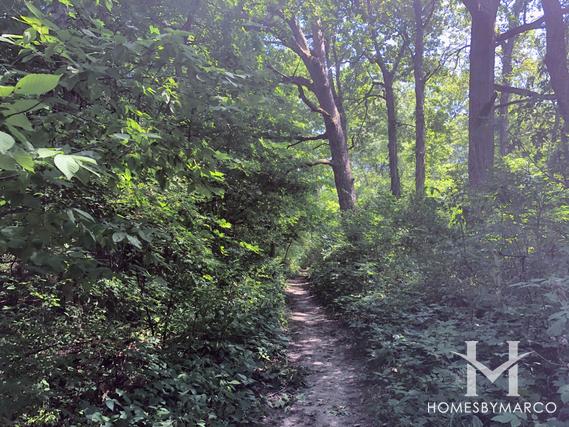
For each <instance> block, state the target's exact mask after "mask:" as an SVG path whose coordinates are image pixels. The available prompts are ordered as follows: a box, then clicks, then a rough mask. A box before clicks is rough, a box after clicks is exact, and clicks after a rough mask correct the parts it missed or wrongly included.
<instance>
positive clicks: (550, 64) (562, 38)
mask: <svg viewBox="0 0 569 427" xmlns="http://www.w3.org/2000/svg"><path fill="white" fill-rule="evenodd" d="M542 6H543V15H544V17H545V30H546V54H545V66H546V67H547V71H548V73H549V76H550V78H551V86H552V87H553V92H554V93H555V97H556V98H557V105H558V108H559V113H560V114H561V117H563V120H564V121H565V126H564V129H565V133H567V131H568V129H569V69H568V68H567V42H566V34H565V28H566V26H565V23H564V22H563V9H562V8H561V5H560V3H559V0H542Z"/></svg>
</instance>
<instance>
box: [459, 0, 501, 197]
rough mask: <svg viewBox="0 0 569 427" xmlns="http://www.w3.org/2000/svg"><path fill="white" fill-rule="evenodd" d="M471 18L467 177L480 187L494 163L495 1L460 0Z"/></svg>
mask: <svg viewBox="0 0 569 427" xmlns="http://www.w3.org/2000/svg"><path fill="white" fill-rule="evenodd" d="M463 3H464V4H465V5H466V7H467V8H468V11H469V12H470V15H471V17H472V23H471V31H470V55H469V58H470V61H469V62H470V76H469V85H468V86H469V96H468V98H469V102H468V178H469V183H470V185H471V187H474V188H476V187H480V186H481V185H483V184H484V183H485V182H486V181H487V180H488V177H489V175H490V173H491V171H492V168H493V165H494V100H495V93H494V61H495V50H496V48H495V45H496V32H495V26H496V14H497V12H498V5H499V3H500V2H499V0H463Z"/></svg>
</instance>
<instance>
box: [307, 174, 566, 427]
mask: <svg viewBox="0 0 569 427" xmlns="http://www.w3.org/2000/svg"><path fill="white" fill-rule="evenodd" d="M497 173H498V174H499V175H498V176H497V177H496V181H497V182H500V185H496V186H494V187H493V188H491V189H489V192H488V193H487V194H486V195H485V196H484V197H480V196H477V197H471V196H468V195H466V194H462V193H461V192H460V191H454V192H448V193H445V194H443V195H438V196H437V197H432V198H427V199H426V200H424V201H417V200H399V201H396V200H394V199H392V198H390V197H389V196H386V195H384V194H381V195H378V196H377V197H376V198H374V199H372V200H369V201H368V202H367V203H366V204H365V205H363V206H361V208H360V209H359V210H358V212H356V213H355V214H354V215H353V216H351V217H350V218H349V220H347V221H346V224H348V225H346V224H345V225H344V226H343V227H338V228H337V229H335V230H327V231H326V232H324V233H323V234H322V238H321V239H320V241H319V245H318V246H317V248H316V249H315V250H314V252H312V254H311V256H310V257H309V259H311V262H312V263H313V269H312V273H311V279H312V283H313V286H314V289H315V291H316V292H317V294H318V295H319V296H320V297H321V298H322V299H323V301H325V302H326V303H328V304H329V305H330V306H331V307H332V308H334V309H335V310H336V311H337V312H339V314H340V315H341V317H342V318H343V319H344V320H345V321H346V323H347V325H348V326H349V328H351V329H353V332H354V336H356V337H357V340H356V341H357V344H358V346H359V347H360V349H361V350H362V351H363V352H364V353H365V355H366V357H367V361H368V365H369V366H368V368H369V370H370V372H372V376H371V377H372V386H371V390H372V393H371V394H372V399H374V398H375V402H374V408H373V409H374V411H375V412H376V415H377V419H378V420H380V422H381V423H383V424H382V425H401V426H408V425H414V426H420V425H425V426H440V425H453V426H472V425H474V426H481V425H503V424H507V425H511V426H517V425H526V424H529V425H551V426H565V425H568V422H569V421H568V418H569V417H568V415H569V406H568V405H569V364H568V362H569V360H568V355H569V351H568V350H569V347H568V345H569V344H568V336H567V330H568V326H569V324H568V320H569V317H568V315H569V312H568V311H567V310H568V303H569V300H568V298H569V277H568V271H569V270H568V268H569V263H568V260H569V258H568V257H567V255H568V254H567V248H568V246H567V243H568V242H567V237H568V236H569V234H568V233H569V228H568V226H567V197H568V196H569V193H568V192H567V190H566V189H564V188H563V187H562V186H559V185H557V184H555V183H551V182H547V181H546V180H545V179H544V177H543V176H541V177H540V176H539V175H538V174H536V173H535V171H533V173H532V174H530V173H528V171H527V170H525V169H522V170H515V168H513V169H507V170H505V169H502V171H500V172H497ZM346 236H350V237H351V238H350V239H348V238H347V237H346ZM468 340H471V341H478V355H479V356H478V358H479V360H483V361H484V362H485V363H486V364H487V366H490V367H491V368H493V367H495V366H498V365H500V364H501V363H503V362H504V360H503V359H504V357H505V356H504V355H507V354H508V345H507V343H506V341H507V340H513V341H520V352H525V351H532V352H533V353H532V354H531V355H530V356H528V357H527V358H526V359H525V362H524V363H523V364H522V367H521V368H520V375H519V382H520V385H519V390H520V396H521V397H520V398H519V399H516V398H507V397H505V396H506V394H507V390H508V381H507V377H506V378H504V377H505V376H504V377H502V378H500V379H498V380H497V381H496V383H495V384H491V383H490V382H489V381H487V380H485V379H484V378H481V379H479V380H478V395H479V396H480V397H479V398H478V399H479V400H485V401H504V402H507V401H511V402H517V401H522V402H524V401H529V402H534V401H543V402H548V401H554V402H556V404H557V406H558V411H557V412H556V414H555V415H548V414H541V415H539V416H534V415H526V414H520V413H513V414H502V415H483V414H477V415H462V416H461V415H457V414H450V413H449V414H440V413H438V414H436V415H434V414H432V413H431V414H429V413H428V406H427V405H428V402H429V401H430V402H440V401H446V402H456V401H459V400H461V399H464V397H463V396H464V394H465V371H466V369H465V363H464V361H463V360H462V359H461V358H459V357H458V356H455V355H453V354H452V353H451V352H458V353H465V351H466V347H465V346H466V344H465V341H468ZM474 400H476V399H474Z"/></svg>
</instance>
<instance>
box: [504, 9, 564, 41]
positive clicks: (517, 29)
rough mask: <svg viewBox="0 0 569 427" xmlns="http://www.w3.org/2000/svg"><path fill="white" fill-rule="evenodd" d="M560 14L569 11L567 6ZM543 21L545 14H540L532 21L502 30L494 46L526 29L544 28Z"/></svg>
mask: <svg viewBox="0 0 569 427" xmlns="http://www.w3.org/2000/svg"><path fill="white" fill-rule="evenodd" d="M561 13H562V14H564V15H565V14H567V13H569V7H565V8H563V9H561ZM544 23H545V16H541V17H539V18H537V19H536V20H534V21H531V22H527V23H525V24H522V25H520V26H518V27H515V28H512V29H510V30H508V31H505V32H503V33H502V34H500V35H499V36H498V37H496V46H499V45H501V44H504V43H505V42H506V41H507V40H508V39H511V38H512V37H515V36H517V35H518V34H521V33H525V32H526V31H530V30H537V29H539V28H544V26H543V24H544Z"/></svg>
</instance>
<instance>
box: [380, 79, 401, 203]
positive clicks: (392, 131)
mask: <svg viewBox="0 0 569 427" xmlns="http://www.w3.org/2000/svg"><path fill="white" fill-rule="evenodd" d="M383 83H384V85H385V106H386V107H387V138H388V143H387V147H388V150H389V177H390V179H391V194H393V195H394V196H395V197H400V196H401V182H400V180H399V169H398V166H399V165H398V158H397V148H398V147H397V106H396V100H395V92H394V91H393V75H392V74H391V73H390V72H384V73H383Z"/></svg>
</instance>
